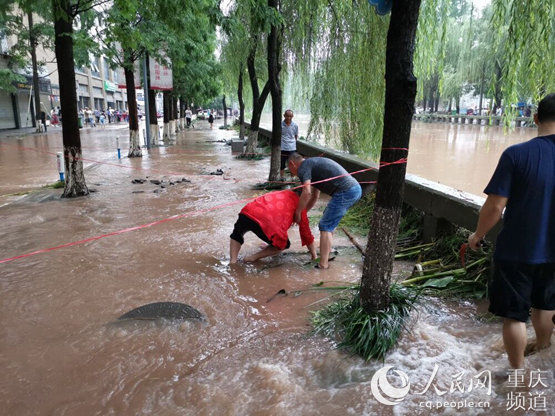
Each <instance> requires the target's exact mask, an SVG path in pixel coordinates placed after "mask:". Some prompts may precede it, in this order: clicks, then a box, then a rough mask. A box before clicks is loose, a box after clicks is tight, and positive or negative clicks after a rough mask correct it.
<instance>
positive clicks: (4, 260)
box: [0, 149, 406, 264]
mask: <svg viewBox="0 0 555 416" xmlns="http://www.w3.org/2000/svg"><path fill="white" fill-rule="evenodd" d="M33 150H34V149H33ZM49 153H51V152H49ZM403 163H406V159H399V160H397V161H394V162H383V163H381V164H380V166H381V167H385V166H389V165H397V164H403ZM115 166H119V165H115ZM369 170H377V169H376V168H373V167H371V168H366V169H361V170H358V171H355V172H350V173H344V174H342V175H338V176H334V177H332V178H327V179H323V180H321V181H317V182H312V183H311V185H315V184H318V183H323V182H328V181H331V180H334V179H338V178H341V177H343V176H346V175H351V176H352V175H356V174H359V173H362V172H366V171H369ZM303 186H304V185H299V186H296V187H294V188H291V189H298V188H301V187H303ZM284 191H285V190H283V191H278V192H284ZM256 198H258V197H250V198H245V199H240V200H236V201H231V202H227V203H225V204H220V205H216V206H213V207H211V208H207V209H203V210H197V211H193V212H189V213H187V214H181V215H173V216H171V217H168V218H164V219H161V220H157V221H153V222H149V223H147V224H142V225H137V226H135V227H129V228H124V229H123V230H119V231H113V232H111V233H107V234H102V235H97V236H94V237H89V238H86V239H84V240H79V241H73V242H70V243H65V244H61V245H58V246H54V247H49V248H45V249H42V250H37V251H33V252H31V253H26V254H21V255H19V256H13V257H8V258H5V259H2V260H0V264H2V263H8V262H10V261H14V260H17V259H21V258H25V257H30V256H34V255H37V254H41V253H46V252H50V251H54V250H59V249H61V248H65V247H71V246H75V245H79V244H84V243H87V242H91V241H96V240H100V239H101V238H106V237H111V236H114V235H120V234H124V233H128V232H131V231H136V230H141V229H144V228H148V227H152V226H154V225H158V224H162V223H165V222H169V221H174V220H177V219H180V218H187V217H191V216H193V215H197V214H203V213H207V212H210V211H214V210H217V209H221V208H226V207H229V206H233V205H236V204H239V203H243V202H247V201H252V200H254V199H256Z"/></svg>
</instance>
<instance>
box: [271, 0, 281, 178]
mask: <svg viewBox="0 0 555 416" xmlns="http://www.w3.org/2000/svg"><path fill="white" fill-rule="evenodd" d="M268 7H270V8H273V9H275V12H276V14H278V13H279V11H278V0H268ZM282 30H283V29H282V26H281V25H279V26H276V25H272V26H271V28H270V35H269V36H268V82H269V83H270V94H271V95H272V139H271V140H270V145H271V149H272V154H271V158H270V174H269V175H268V180H269V181H279V179H280V178H279V167H280V155H281V106H282V91H281V85H280V83H279V73H280V71H281V63H280V61H279V51H280V50H281V31H282Z"/></svg>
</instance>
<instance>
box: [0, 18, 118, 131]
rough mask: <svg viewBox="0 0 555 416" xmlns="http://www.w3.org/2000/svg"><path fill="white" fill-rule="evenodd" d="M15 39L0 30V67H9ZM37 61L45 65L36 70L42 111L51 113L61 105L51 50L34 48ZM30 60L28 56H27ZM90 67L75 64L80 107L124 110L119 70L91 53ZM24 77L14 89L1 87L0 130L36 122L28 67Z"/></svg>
mask: <svg viewBox="0 0 555 416" xmlns="http://www.w3.org/2000/svg"><path fill="white" fill-rule="evenodd" d="M37 20H38V18H37ZM16 41H17V40H16V39H12V38H8V37H6V36H5V35H4V34H3V33H2V32H1V31H0V69H5V68H8V65H9V61H10V55H9V54H10V49H11V47H12V46H13V45H14V43H15V42H16ZM37 60H38V61H39V63H40V62H43V63H44V65H43V66H42V67H41V68H40V70H39V89H40V101H41V110H42V111H45V112H46V114H48V115H50V113H51V110H52V109H57V108H58V107H59V106H60V87H59V83H58V68H57V64H56V59H55V54H54V51H52V50H46V49H43V48H42V46H41V45H39V46H38V47H37ZM29 61H30V58H29ZM90 61H91V63H90V66H89V67H87V68H85V67H77V66H76V67H75V88H76V90H77V101H78V102H77V106H78V109H79V110H82V109H85V108H90V109H92V110H95V109H96V110H99V111H101V110H105V111H107V110H109V109H110V108H111V109H112V110H120V111H125V110H126V109H127V93H126V92H125V89H120V88H118V84H120V83H121V84H125V80H120V79H118V71H115V70H112V69H111V68H110V62H109V61H108V60H107V59H106V57H97V56H91V59H90ZM20 73H21V75H22V76H23V78H24V79H25V81H24V82H18V83H17V84H16V85H14V87H15V88H16V92H13V93H10V92H7V91H4V90H0V129H17V128H27V127H33V126H35V125H36V124H35V123H36V117H35V104H34V93H33V89H32V85H33V79H32V75H31V74H32V73H31V72H30V68H26V69H25V71H23V70H22V71H20Z"/></svg>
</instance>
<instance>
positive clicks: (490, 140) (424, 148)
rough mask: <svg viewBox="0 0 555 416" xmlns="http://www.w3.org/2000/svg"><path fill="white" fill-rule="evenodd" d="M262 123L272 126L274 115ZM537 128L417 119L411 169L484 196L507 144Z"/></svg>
mask: <svg viewBox="0 0 555 416" xmlns="http://www.w3.org/2000/svg"><path fill="white" fill-rule="evenodd" d="M294 121H295V122H297V123H298V125H299V135H300V136H306V134H307V131H308V125H309V123H310V116H309V115H307V114H297V115H295V117H294ZM261 125H263V126H264V127H265V128H268V129H271V127H272V118H271V115H270V114H263V116H262V120H261ZM536 132H537V129H536V128H531V127H517V128H514V129H513V130H511V131H504V130H503V127H499V126H478V125H469V124H450V123H424V122H420V121H413V123H412V130H411V136H410V151H409V157H408V164H407V172H408V173H412V174H415V175H418V176H421V177H423V178H426V179H429V180H431V181H434V182H438V183H441V184H443V185H447V186H451V187H453V188H455V189H458V190H461V191H465V192H469V193H471V194H474V195H478V196H484V194H483V191H484V188H485V187H486V185H487V183H488V181H489V179H490V178H491V175H492V174H493V171H494V170H495V167H496V166H497V162H498V161H499V157H500V156H501V153H503V150H505V149H506V148H507V147H509V146H511V145H513V144H517V143H522V142H524V141H526V140H529V139H531V138H533V137H535V136H536V135H537V134H536Z"/></svg>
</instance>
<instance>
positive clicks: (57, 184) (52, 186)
mask: <svg viewBox="0 0 555 416" xmlns="http://www.w3.org/2000/svg"><path fill="white" fill-rule="evenodd" d="M64 186H66V183H65V182H62V181H56V182H54V183H50V184H48V185H44V186H43V188H47V189H60V188H63V187H64Z"/></svg>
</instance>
